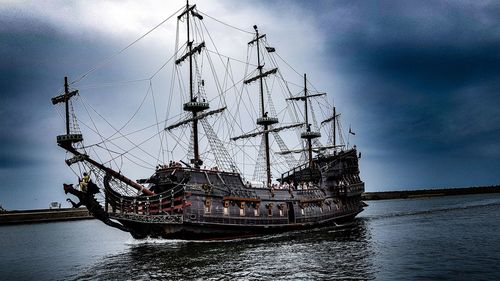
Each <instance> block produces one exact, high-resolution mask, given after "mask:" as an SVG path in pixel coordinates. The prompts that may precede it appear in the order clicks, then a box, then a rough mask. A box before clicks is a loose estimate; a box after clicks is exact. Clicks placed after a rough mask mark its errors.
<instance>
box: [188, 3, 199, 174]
mask: <svg viewBox="0 0 500 281" xmlns="http://www.w3.org/2000/svg"><path fill="white" fill-rule="evenodd" d="M186 10H189V0H187V1H186ZM186 25H187V46H188V50H189V53H190V54H191V52H192V51H193V42H191V41H190V40H189V39H190V38H189V12H188V13H186ZM189 97H190V99H191V102H194V101H195V100H194V97H193V56H189ZM196 115H197V113H196V111H193V146H194V147H193V151H194V159H193V161H194V163H193V164H194V166H195V168H199V167H200V166H201V163H200V152H199V147H198V119H196Z"/></svg>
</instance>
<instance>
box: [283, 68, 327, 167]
mask: <svg viewBox="0 0 500 281" xmlns="http://www.w3.org/2000/svg"><path fill="white" fill-rule="evenodd" d="M322 95H324V93H321V94H312V95H308V94H307V76H306V74H305V73H304V96H303V97H300V99H301V100H304V115H305V116H304V118H305V125H306V131H305V132H303V133H302V134H300V137H301V138H302V139H305V140H306V141H307V158H308V159H307V160H308V164H309V167H310V168H313V165H314V162H313V155H312V139H315V138H319V137H321V134H320V132H312V131H311V124H309V116H308V115H309V114H308V106H307V100H308V99H309V98H312V97H317V96H322ZM298 99H299V98H289V99H288V100H298Z"/></svg>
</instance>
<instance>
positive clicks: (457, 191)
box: [361, 185, 500, 201]
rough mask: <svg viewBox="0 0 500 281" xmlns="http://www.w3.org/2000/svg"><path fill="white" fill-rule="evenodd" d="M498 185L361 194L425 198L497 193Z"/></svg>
mask: <svg viewBox="0 0 500 281" xmlns="http://www.w3.org/2000/svg"><path fill="white" fill-rule="evenodd" d="M499 192H500V185H491V186H474V187H460V188H453V187H451V188H437V189H420V190H400V191H380V192H365V193H363V195H361V197H362V199H363V200H365V201H370V200H389V199H412V198H427V197H438V196H453V195H471V194H485V193H499Z"/></svg>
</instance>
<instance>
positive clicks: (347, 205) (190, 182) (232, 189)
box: [105, 149, 364, 239]
mask: <svg viewBox="0 0 500 281" xmlns="http://www.w3.org/2000/svg"><path fill="white" fill-rule="evenodd" d="M315 160H316V161H317V163H318V167H319V169H309V168H308V167H306V166H304V167H303V168H302V169H296V170H295V171H293V170H292V171H290V172H289V173H287V174H285V175H284V177H283V178H282V181H294V182H299V183H300V182H311V180H313V179H316V180H317V182H315V183H314V184H312V186H310V187H307V189H304V188H303V186H302V187H300V189H298V188H297V187H295V188H293V189H291V190H290V189H275V190H270V189H264V188H252V187H248V186H245V184H244V183H243V181H242V180H241V177H240V175H239V174H236V173H229V172H219V171H213V170H195V169H189V168H183V167H177V168H176V167H170V168H166V169H160V170H158V171H157V173H155V174H154V175H153V176H152V177H151V178H150V179H148V180H145V181H143V182H149V183H154V184H155V185H154V187H153V188H152V190H157V191H161V192H160V193H158V195H155V196H153V197H144V198H141V197H124V196H121V195H120V194H118V193H116V192H115V191H113V190H112V189H106V206H105V208H106V210H107V212H108V213H109V214H110V217H111V218H114V219H116V220H118V221H120V223H122V224H123V225H125V226H126V227H127V228H129V229H131V230H132V231H131V234H132V235H133V236H134V237H135V238H145V237H155V238H169V239H227V238H237V237H246V236H255V235H261V234H269V233H278V232H284V231H291V230H299V229H308V228H316V227H320V226H326V225H336V224H342V223H345V222H348V221H351V220H352V219H354V217H355V216H356V215H357V214H358V213H360V212H361V211H362V210H363V206H364V203H363V202H362V201H361V194H362V192H363V191H364V183H363V182H362V181H360V180H359V169H358V166H357V155H356V150H354V149H352V150H349V151H345V152H341V153H339V154H337V155H335V156H333V155H332V156H330V157H327V158H325V159H315ZM322 170H323V171H322ZM318 175H319V176H320V177H318ZM172 179H174V180H172Z"/></svg>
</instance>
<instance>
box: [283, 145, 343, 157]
mask: <svg viewBox="0 0 500 281" xmlns="http://www.w3.org/2000/svg"><path fill="white" fill-rule="evenodd" d="M337 147H344V145H341V144H340V145H327V146H318V147H313V148H312V150H313V151H314V152H321V151H322V150H327V149H332V148H337ZM304 151H307V148H305V149H304V148H302V149H295V150H285V151H278V152H275V154H279V155H285V154H290V153H300V152H304Z"/></svg>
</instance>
